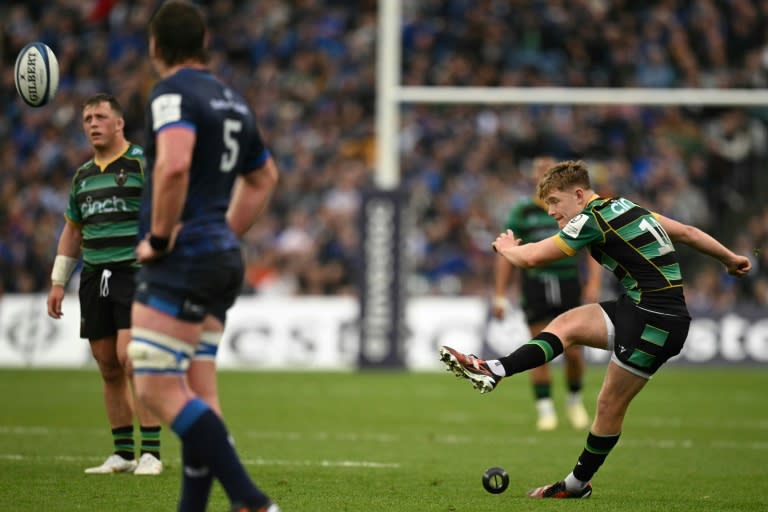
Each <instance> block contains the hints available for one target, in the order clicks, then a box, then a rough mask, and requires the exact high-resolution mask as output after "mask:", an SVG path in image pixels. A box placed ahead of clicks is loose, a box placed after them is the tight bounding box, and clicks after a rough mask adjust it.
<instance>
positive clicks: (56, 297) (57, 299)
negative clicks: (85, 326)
mask: <svg viewBox="0 0 768 512" xmlns="http://www.w3.org/2000/svg"><path fill="white" fill-rule="evenodd" d="M62 302H64V287H63V286H61V285H58V284H55V285H53V286H51V291H50V292H48V316H49V317H51V318H55V319H56V320H58V319H59V318H61V317H62V316H64V314H63V313H62V312H61V303H62Z"/></svg>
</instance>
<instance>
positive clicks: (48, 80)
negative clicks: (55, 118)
mask: <svg viewBox="0 0 768 512" xmlns="http://www.w3.org/2000/svg"><path fill="white" fill-rule="evenodd" d="M13 78H14V81H15V82H16V91H17V92H18V93H19V96H21V99H23V100H24V103H26V104H27V105H29V106H31V107H42V106H43V105H46V104H47V103H49V102H50V101H51V100H52V99H53V97H54V96H55V95H56V90H57V89H58V88H59V61H58V60H57V59H56V55H55V54H54V53H53V50H51V49H50V48H49V47H48V46H47V45H45V44H44V43H41V42H34V43H29V44H28V45H26V46H25V47H24V48H22V49H21V51H20V52H19V55H18V57H16V67H15V73H14V76H13Z"/></svg>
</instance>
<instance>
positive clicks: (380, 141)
mask: <svg viewBox="0 0 768 512" xmlns="http://www.w3.org/2000/svg"><path fill="white" fill-rule="evenodd" d="M402 6H403V1H402V0H379V13H378V14H379V19H378V38H377V48H376V52H377V55H376V121H375V122H376V126H375V129H376V169H375V170H374V175H373V178H374V180H373V182H374V191H373V193H372V194H370V193H369V194H367V196H368V197H367V198H366V199H364V202H363V207H362V208H361V245H362V252H363V253H364V255H365V257H364V259H363V272H362V273H361V276H362V277H361V280H360V318H359V322H360V354H361V355H360V359H359V361H358V363H359V367H360V368H370V367H382V366H388V367H404V366H405V362H404V360H403V357H404V355H403V354H404V352H405V348H404V347H405V342H406V340H405V337H406V336H407V333H406V331H405V330H404V329H403V326H404V319H403V314H404V313H403V311H404V303H405V302H406V301H407V300H408V297H407V291H406V290H405V288H406V285H405V279H404V275H403V274H404V273H407V264H405V263H404V258H405V257H404V253H403V247H404V245H405V243H404V237H405V231H406V230H407V227H406V226H404V225H401V222H402V219H403V218H405V214H403V208H404V206H403V199H402V198H403V197H404V194H403V193H402V192H403V191H402V190H401V189H400V154H399V144H398V141H399V133H400V107H401V106H402V105H404V104H408V103H432V104H484V105H491V104H493V105H499V104H509V105H514V104H517V105H521V104H539V105H547V104H549V105H556V104H558V105H609V104H613V105H617V104H625V105H691V106H743V107H765V106H768V91H765V90H756V89H728V90H725V89H641V88H623V89H620V88H615V89H614V88H565V87H545V88H535V87H531V88H521V87H511V88H510V87H435V86H421V87H416V86H402V85H401V84H400V81H401V80H400V67H401V54H402V40H401V30H402Z"/></svg>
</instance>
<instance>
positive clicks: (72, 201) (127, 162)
mask: <svg viewBox="0 0 768 512" xmlns="http://www.w3.org/2000/svg"><path fill="white" fill-rule="evenodd" d="M144 167H145V161H144V150H143V149H142V147H141V146H138V145H136V144H131V145H130V146H129V147H128V149H126V151H125V152H124V153H123V154H122V155H120V156H119V157H118V158H116V159H115V160H113V161H111V162H109V163H108V164H106V165H105V166H104V168H101V167H100V166H99V165H98V164H97V163H96V162H95V160H94V159H91V160H88V161H87V162H85V163H84V164H83V165H81V166H80V167H79V168H78V169H77V171H76V172H75V176H74V178H73V179H72V187H71V189H70V192H69V206H68V207H67V211H66V213H65V216H66V218H67V221H68V222H72V223H74V224H76V225H78V226H79V227H80V228H81V229H82V234H83V243H82V251H83V265H84V267H85V268H86V269H88V270H90V269H93V268H94V267H98V266H101V265H105V264H111V265H126V266H133V267H138V266H139V264H138V262H137V261H136V254H135V253H134V250H135V248H136V243H137V235H138V232H139V227H138V222H139V206H140V203H141V191H142V189H143V187H144Z"/></svg>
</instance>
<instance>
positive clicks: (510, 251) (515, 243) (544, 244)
mask: <svg viewBox="0 0 768 512" xmlns="http://www.w3.org/2000/svg"><path fill="white" fill-rule="evenodd" d="M491 247H493V250H494V251H496V252H497V253H499V254H501V255H502V256H504V257H505V258H506V259H507V260H509V262H510V263H512V264H513V265H514V266H516V267H519V268H533V267H540V266H542V265H546V264H547V263H552V262H553V261H557V260H561V259H563V258H566V257H568V254H566V253H564V252H563V250H562V249H560V247H558V245H557V244H556V243H555V241H554V237H550V238H546V239H544V240H541V241H540V242H533V243H530V244H524V243H523V241H522V240H520V239H519V238H515V234H514V233H513V232H512V230H511V229H508V230H507V231H506V232H504V233H502V234H500V235H499V236H498V237H497V238H496V240H495V241H494V242H493V244H492V245H491Z"/></svg>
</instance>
